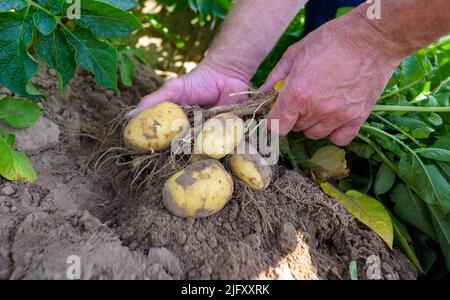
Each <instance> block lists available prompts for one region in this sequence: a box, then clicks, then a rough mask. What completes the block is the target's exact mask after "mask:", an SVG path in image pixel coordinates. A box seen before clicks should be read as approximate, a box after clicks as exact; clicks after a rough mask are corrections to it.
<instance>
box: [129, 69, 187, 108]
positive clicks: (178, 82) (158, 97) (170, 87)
mask: <svg viewBox="0 0 450 300" xmlns="http://www.w3.org/2000/svg"><path fill="white" fill-rule="evenodd" d="M183 95H184V87H183V80H182V79H181V78H177V79H172V80H169V81H167V82H166V83H165V84H164V85H163V86H162V87H161V88H160V89H159V90H157V91H155V92H153V93H151V94H150V95H147V96H145V97H143V98H142V100H141V102H139V104H138V105H137V107H136V108H135V109H133V110H132V111H130V112H129V113H128V114H127V117H133V116H135V115H136V114H138V113H139V112H140V111H142V110H144V109H146V108H149V107H152V106H154V105H156V104H158V103H161V102H164V101H170V102H173V103H177V104H180V103H181V100H182V99H183Z"/></svg>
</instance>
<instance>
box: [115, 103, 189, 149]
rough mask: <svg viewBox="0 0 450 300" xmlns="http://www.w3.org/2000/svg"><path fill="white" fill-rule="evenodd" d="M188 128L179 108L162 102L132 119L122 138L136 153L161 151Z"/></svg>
mask: <svg viewBox="0 0 450 300" xmlns="http://www.w3.org/2000/svg"><path fill="white" fill-rule="evenodd" d="M188 127H189V120H188V118H187V116H186V113H185V112H184V111H183V109H182V108H181V107H179V106H178V105H176V104H174V103H171V102H162V103H159V104H157V105H155V106H152V107H150V108H147V109H145V110H143V111H141V112H140V113H138V114H137V115H136V116H135V117H133V118H132V119H131V120H130V122H129V123H128V124H127V126H126V127H125V130H124V134H123V137H124V142H125V145H126V146H127V147H129V148H130V149H132V150H134V151H136V152H139V153H147V152H152V151H161V150H165V149H167V148H169V147H170V145H171V143H172V140H173V139H174V138H175V137H176V136H177V135H178V134H180V133H182V132H183V131H184V130H185V129H186V128H188Z"/></svg>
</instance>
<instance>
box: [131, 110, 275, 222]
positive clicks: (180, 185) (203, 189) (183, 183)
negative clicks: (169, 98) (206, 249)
mask: <svg viewBox="0 0 450 300" xmlns="http://www.w3.org/2000/svg"><path fill="white" fill-rule="evenodd" d="M189 128H190V126H189V120H188V117H187V115H186V113H185V112H184V111H183V109H182V108H181V107H180V106H178V105H176V104H174V103H170V102H162V103H160V104H157V105H155V106H153V107H150V108H148V109H145V110H143V111H141V112H140V113H138V114H137V115H136V116H135V117H133V118H132V119H131V120H130V121H129V123H128V124H127V126H126V127H125V130H124V133H123V138H124V142H125V144H126V145H127V147H128V148H130V149H131V150H134V151H136V152H138V153H151V152H155V151H163V150H166V149H168V148H169V147H170V145H171V143H172V141H173V139H174V138H175V137H177V136H178V135H180V134H183V133H185V132H187V131H186V130H189ZM241 143H245V126H244V121H243V120H242V119H241V118H240V117H238V116H237V115H235V114H233V113H224V114H219V115H216V116H215V117H213V118H211V119H209V120H208V121H206V122H205V123H204V124H203V127H202V129H201V132H200V133H199V134H198V135H197V136H196V138H195V147H196V150H197V151H196V153H198V154H193V155H192V157H191V163H190V164H189V165H188V166H187V167H186V168H184V169H182V170H180V171H178V172H177V173H175V174H174V175H172V176H171V177H170V178H169V179H168V180H167V181H166V182H165V184H164V188H163V192H162V198H163V203H164V206H165V207H166V209H167V210H168V211H169V212H170V213H172V214H174V215H175V216H178V217H181V218H202V217H208V216H211V215H213V214H215V213H217V212H219V211H220V210H222V208H224V206H225V205H226V204H227V203H228V201H229V200H230V199H231V197H232V194H233V189H234V185H233V179H232V176H231V175H230V174H229V173H228V172H227V171H226V169H225V168H224V167H223V165H222V164H221V162H220V161H219V160H221V159H224V158H227V159H225V160H226V161H227V162H228V167H229V169H230V171H231V173H232V174H233V175H234V176H235V177H237V178H238V179H239V180H241V181H242V182H244V183H245V184H246V185H248V186H249V187H251V188H253V189H257V190H262V189H265V188H267V186H268V185H269V184H270V181H271V178H272V169H271V167H270V166H269V165H268V164H267V163H266V162H265V160H264V158H263V157H262V156H261V155H259V154H258V153H257V152H256V151H254V153H255V154H233V152H234V150H235V149H236V147H237V146H238V145H239V144H241ZM246 147H247V148H248V147H249V145H246Z"/></svg>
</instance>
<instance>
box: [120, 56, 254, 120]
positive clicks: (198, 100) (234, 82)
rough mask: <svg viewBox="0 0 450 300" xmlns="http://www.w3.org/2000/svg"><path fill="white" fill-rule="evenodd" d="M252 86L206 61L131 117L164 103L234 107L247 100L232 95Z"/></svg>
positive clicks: (240, 76) (168, 85)
mask: <svg viewBox="0 0 450 300" xmlns="http://www.w3.org/2000/svg"><path fill="white" fill-rule="evenodd" d="M248 86H249V83H248V79H247V76H245V75H243V74H241V73H240V72H237V71H235V70H231V69H226V68H224V67H222V66H220V65H217V64H214V63H212V62H210V61H209V60H208V59H205V60H204V61H203V62H202V63H200V64H199V65H198V66H197V68H195V69H194V70H193V71H192V72H191V73H189V74H187V75H184V76H181V77H179V78H175V79H171V80H168V81H167V82H166V83H165V84H164V85H163V86H162V87H161V88H160V89H159V90H157V91H156V92H154V93H152V94H150V95H147V96H145V97H144V98H143V99H142V100H141V102H140V103H139V104H138V106H137V108H136V109H135V110H133V111H131V112H130V113H129V114H128V116H133V115H135V114H136V113H138V112H139V111H141V110H143V109H145V108H148V107H151V106H153V105H155V104H157V103H160V102H163V101H170V102H173V103H177V104H186V105H199V106H206V107H209V106H216V105H226V104H233V103H237V102H240V101H243V100H245V99H246V98H247V97H246V96H245V95H242V96H234V97H230V96H229V95H230V94H232V93H236V92H242V91H246V90H248Z"/></svg>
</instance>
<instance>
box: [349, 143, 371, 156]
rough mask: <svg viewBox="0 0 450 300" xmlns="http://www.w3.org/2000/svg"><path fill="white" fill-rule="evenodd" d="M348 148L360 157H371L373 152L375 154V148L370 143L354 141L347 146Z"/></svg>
mask: <svg viewBox="0 0 450 300" xmlns="http://www.w3.org/2000/svg"><path fill="white" fill-rule="evenodd" d="M347 149H348V150H350V151H351V152H353V153H355V154H356V155H357V156H358V157H361V158H364V159H369V158H371V157H372V155H373V154H375V150H373V149H372V148H371V147H370V146H369V145H367V144H363V143H358V142H352V143H351V144H350V145H348V146H347Z"/></svg>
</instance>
